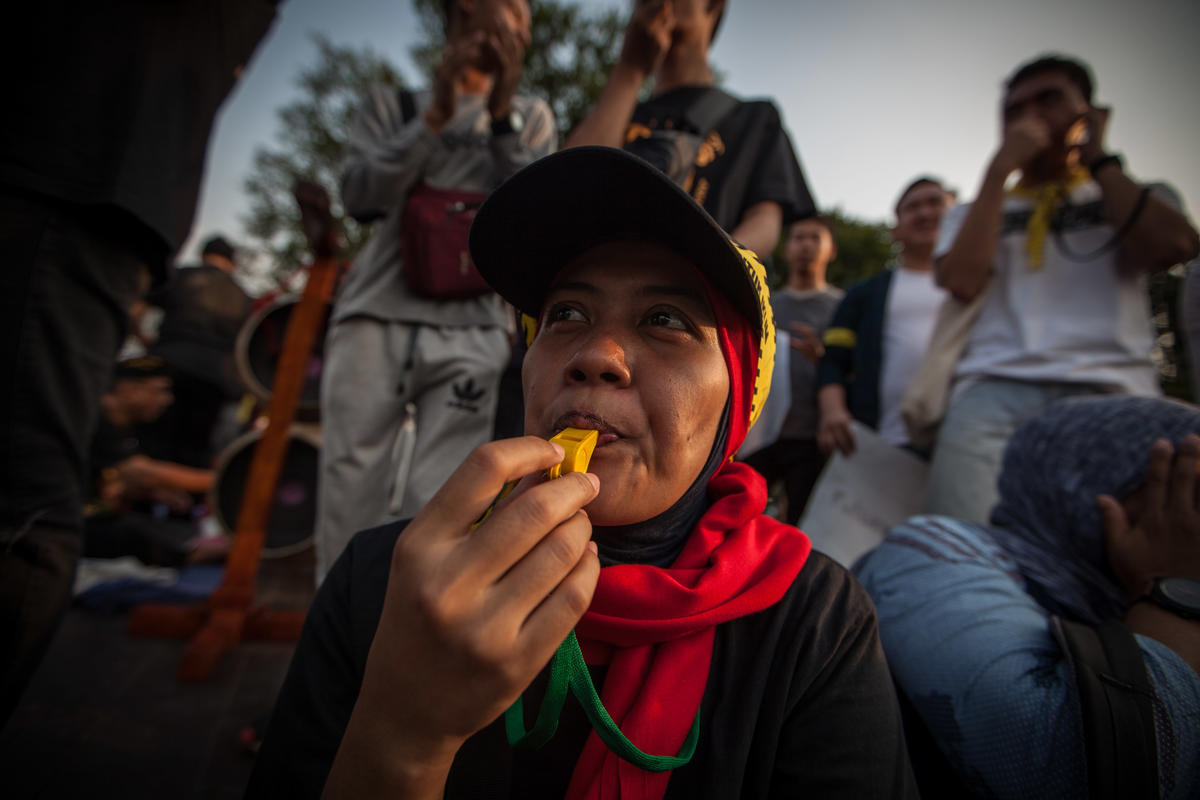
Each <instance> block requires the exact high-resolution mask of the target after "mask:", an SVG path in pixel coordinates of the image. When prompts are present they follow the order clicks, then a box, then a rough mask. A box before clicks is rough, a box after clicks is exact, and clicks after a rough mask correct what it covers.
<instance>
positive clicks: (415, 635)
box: [326, 436, 600, 797]
mask: <svg viewBox="0 0 1200 800" xmlns="http://www.w3.org/2000/svg"><path fill="white" fill-rule="evenodd" d="M562 458H563V450H562V448H561V447H559V446H558V445H556V444H551V443H550V442H547V441H544V440H542V439H539V438H536V437H532V436H527V437H523V438H520V439H509V440H505V441H499V442H492V443H489V444H485V445H483V446H481V447H478V448H476V449H475V450H474V451H473V452H472V453H471V455H470V456H468V458H467V460H466V461H465V462H464V463H463V464H462V466H461V467H459V469H458V470H457V471H456V472H455V473H454V475H453V476H451V478H450V480H449V481H448V482H447V483H446V484H445V485H444V486H443V487H442V488H441V490H440V491H439V492H438V493H437V495H436V496H435V497H434V498H433V500H432V501H430V503H429V505H427V506H426V507H425V509H424V510H423V511H422V512H421V513H420V514H419V515H418V516H417V517H416V518H415V519H414V520H413V521H412V522H411V523H410V524H409V526H408V528H406V529H405V531H404V533H403V534H402V535H401V536H400V538H399V540H398V541H397V543H396V547H395V550H394V552H393V555H392V563H391V570H390V573H389V576H388V588H387V594H386V596H385V599H384V606H383V613H382V616H381V618H380V622H379V627H378V628H377V629H376V632H375V639H374V642H373V643H372V645H371V651H370V654H369V656H368V659H367V666H366V674H365V676H364V678H363V685H362V691H361V693H360V695H359V698H358V702H357V703H356V705H355V708H354V712H353V714H352V716H351V720H350V724H349V726H348V727H347V731H346V736H345V737H344V738H343V740H342V745H341V748H340V749H339V751H338V755H337V758H336V760H335V762H334V767H333V770H332V771H331V773H330V778H329V783H328V784H327V787H326V789H327V792H326V793H327V795H330V796H337V795H342V794H344V795H345V796H359V797H361V796H371V795H373V794H375V793H376V792H386V793H390V794H391V795H392V796H437V795H438V792H440V789H441V787H442V785H443V784H444V781H445V776H446V774H447V772H448V771H449V768H450V764H451V763H452V761H453V759H454V755H455V753H456V752H457V750H458V748H459V747H460V746H461V744H462V742H463V741H465V740H466V739H467V737H469V736H470V735H471V734H473V733H475V732H476V731H478V730H480V729H481V728H483V727H484V726H486V725H488V724H489V723H490V722H492V721H493V720H495V719H496V718H497V717H499V716H500V715H501V714H502V713H503V712H504V711H505V709H507V708H508V706H510V705H511V704H512V703H513V701H514V700H516V698H517V697H518V696H519V695H520V694H521V692H522V691H524V689H525V688H526V687H527V686H528V685H529V683H530V682H531V681H532V680H533V678H534V677H535V676H536V675H537V673H538V671H539V670H541V669H542V668H543V667H544V666H545V665H546V663H547V662H548V661H549V660H550V657H551V656H552V655H553V653H554V651H555V649H556V648H557V647H558V645H559V644H560V643H561V642H562V640H563V639H564V638H565V637H566V636H567V634H568V633H569V632H570V631H571V629H572V628H573V627H574V626H575V623H576V622H578V620H579V618H580V617H581V616H583V613H584V611H586V610H587V607H588V605H589V603H590V602H591V598H592V593H593V591H594V590H595V587H596V581H597V579H598V577H599V574H600V563H599V559H598V558H597V557H596V553H595V546H594V545H592V544H591V543H590V538H591V523H590V522H589V520H588V517H587V513H586V512H584V511H583V510H582V508H583V506H584V505H586V504H587V503H589V502H591V501H592V500H593V499H594V498H595V497H596V494H597V491H598V488H599V483H598V480H597V479H596V477H595V476H594V475H589V474H581V473H570V474H567V475H564V476H563V477H562V478H559V479H557V480H554V481H541V480H540V477H539V476H540V474H541V472H542V471H544V470H545V469H547V468H549V467H551V466H553V465H554V464H556V463H558V462H559V461H561V459H562ZM523 476H527V477H525V479H524V480H523V481H522V483H521V485H519V486H518V488H517V490H516V491H514V492H513V493H511V494H510V495H509V496H508V497H507V498H505V500H504V501H503V502H502V503H500V504H498V505H497V507H496V508H495V510H494V511H493V513H492V514H491V515H490V516H489V517H488V519H487V520H486V521H485V522H484V523H483V524H482V525H480V526H479V527H478V528H476V529H475V530H474V531H471V530H470V529H471V525H472V523H473V522H474V521H475V520H477V519H478V518H479V517H480V516H481V515H482V514H483V513H484V511H485V510H486V509H487V508H488V506H489V505H490V504H491V503H492V500H493V498H494V497H495V496H496V495H497V494H498V493H499V492H500V491H501V489H502V488H503V487H504V485H505V484H506V483H507V482H509V481H513V480H517V479H520V478H522V477H523Z"/></svg>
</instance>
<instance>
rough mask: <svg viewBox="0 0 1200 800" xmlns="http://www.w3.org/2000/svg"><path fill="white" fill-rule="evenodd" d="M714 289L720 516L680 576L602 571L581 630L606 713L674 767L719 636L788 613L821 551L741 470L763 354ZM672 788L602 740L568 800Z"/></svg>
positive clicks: (709, 514)
mask: <svg viewBox="0 0 1200 800" xmlns="http://www.w3.org/2000/svg"><path fill="white" fill-rule="evenodd" d="M706 289H707V290H708V296H709V300H710V302H711V303H712V305H713V309H714V310H715V312H716V317H717V325H718V334H719V337H720V340H721V351H722V353H723V354H724V356H725V364H726V367H727V368H728V370H729V381H730V386H729V389H730V409H729V411H730V413H729V435H728V437H727V438H726V445H725V452H724V458H723V461H725V463H724V464H723V466H722V467H721V468H720V469H719V470H718V471H717V473H716V474H715V475H713V477H712V479H711V480H709V483H708V499H709V507H708V510H707V511H705V513H704V516H703V517H701V519H700V521H699V522H698V523H697V525H696V528H695V529H694V530H693V531H692V533H691V535H690V536H689V537H688V541H687V543H686V544H685V545H684V548H683V551H682V552H681V553H680V554H679V558H677V559H676V560H675V563H674V564H673V565H672V566H671V567H669V568H666V569H664V568H660V567H652V566H647V565H641V564H621V565H616V566H611V567H606V568H604V569H602V570H601V571H600V582H599V584H598V585H597V587H596V593H595V596H594V597H593V599H592V605H591V607H590V608H589V609H588V612H587V613H586V614H585V615H584V616H583V619H582V620H580V622H579V625H578V627H577V628H576V633H577V635H578V636H579V640H580V644H581V647H582V649H583V654H584V657H585V659H586V660H587V661H588V663H591V664H602V663H608V665H609V667H608V673H607V676H606V677H605V679H604V686H603V688H602V689H601V690H600V697H601V699H602V700H603V702H604V707H605V708H606V709H607V710H608V713H609V714H610V715H611V716H612V718H613V720H614V721H616V723H617V725H618V726H620V728H621V730H622V732H623V733H624V734H625V736H626V737H628V738H629V739H630V741H632V742H633V743H634V744H635V745H636V746H637V747H638V748H640V749H641V750H642V751H643V752H646V753H651V754H654V755H668V756H673V755H675V754H676V753H678V752H679V749H680V747H682V745H683V741H684V739H685V738H686V736H687V733H688V730H689V729H690V728H691V726H692V722H693V720H694V719H695V717H696V713H697V712H698V711H699V709H700V700H701V698H702V697H703V695H704V687H705V684H706V683H707V681H708V670H709V665H710V662H711V660H712V648H713V638H714V635H715V632H716V626H717V625H720V624H721V623H723V622H728V621H730V620H733V619H737V618H739V617H743V616H746V615H748V614H753V613H754V612H756V611H761V610H763V609H765V608H768V607H770V606H772V605H774V604H775V603H776V602H778V601H779V600H780V598H782V597H783V595H784V593H785V592H786V591H787V590H788V587H790V586H791V585H792V582H793V581H794V580H795V579H796V576H797V575H798V574H799V573H800V568H801V567H803V566H804V562H805V560H806V559H807V558H808V553H809V551H810V550H811V547H812V545H811V543H810V542H809V540H808V537H807V536H805V535H804V534H803V533H801V532H800V531H798V530H796V529H795V528H793V527H791V526H790V525H784V524H783V523H780V522H777V521H775V520H773V519H771V518H770V517H766V516H763V515H762V511H763V509H764V508H765V507H766V502H767V487H766V483H765V482H764V481H763V479H762V476H760V475H759V474H758V473H757V472H755V471H754V470H753V469H751V468H750V467H748V466H746V465H745V464H740V463H735V462H730V461H729V459H730V457H731V456H732V455H733V454H734V453H735V452H737V448H738V447H740V446H741V443H742V441H743V440H744V439H745V437H746V432H747V430H748V429H749V419H750V403H751V399H752V397H753V391H754V378H755V375H756V374H757V371H758V353H759V348H758V341H757V334H755V333H754V332H753V331H751V330H750V327H749V325H748V324H747V323H746V321H745V320H744V319H743V318H742V317H741V316H740V315H739V314H738V313H737V312H736V311H734V310H733V308H732V306H730V305H729V303H728V301H726V300H725V299H724V298H723V297H722V296H721V295H720V294H718V293H716V292H714V291H713V289H712V287H711V286H708V285H707V282H706ZM701 736H702V737H703V736H704V731H703V730H701ZM670 776H671V773H670V772H647V771H644V770H641V769H638V768H637V767H635V766H633V765H632V764H629V763H628V762H625V761H623V760H622V759H620V758H618V757H617V756H616V755H615V754H613V753H612V752H611V751H609V750H608V748H607V747H605V745H604V743H603V742H602V741H600V738H599V737H598V736H597V735H596V733H595V731H593V732H592V733H591V734H590V735H589V737H588V740H587V743H586V744H585V746H584V748H583V753H582V754H581V755H580V757H579V761H578V762H577V763H576V764H575V772H574V774H573V775H572V776H571V784H570V787H569V788H568V790H567V797H568V798H617V797H620V798H623V800H628V799H629V798H638V799H639V800H642V799H646V800H649V799H651V798H653V799H654V800H657V798H661V797H662V796H663V794H664V793H665V792H666V788H667V781H668V780H669V779H670Z"/></svg>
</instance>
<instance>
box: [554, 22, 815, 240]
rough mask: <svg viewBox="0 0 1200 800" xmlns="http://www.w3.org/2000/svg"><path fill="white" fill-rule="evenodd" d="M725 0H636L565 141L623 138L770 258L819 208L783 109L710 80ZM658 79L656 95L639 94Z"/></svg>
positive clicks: (617, 142)
mask: <svg viewBox="0 0 1200 800" xmlns="http://www.w3.org/2000/svg"><path fill="white" fill-rule="evenodd" d="M725 7H726V2H725V0H637V2H636V3H634V7H633V15H632V17H631V18H630V20H629V26H628V28H627V29H626V31H625V40H624V42H623V44H622V46H621V55H620V57H619V58H618V60H617V64H616V66H614V67H613V71H612V74H611V75H609V78H608V84H607V85H606V86H605V89H604V92H603V93H602V94H601V95H600V99H599V100H598V101H597V103H596V106H595V108H593V109H592V111H591V113H590V114H588V116H587V118H586V119H584V120H583V122H581V123H579V125H578V126H576V128H575V130H573V131H572V132H571V135H570V136H569V137H568V139H567V147H575V146H577V145H584V144H597V145H606V146H608V147H625V148H626V149H627V150H629V151H630V152H633V153H636V154H638V155H640V156H642V157H643V158H645V159H646V160H648V161H650V163H652V164H654V165H655V166H657V167H659V168H660V169H662V170H663V171H664V172H665V173H667V175H668V176H670V177H671V179H672V180H674V181H675V182H676V183H678V184H679V185H680V186H682V187H683V189H684V191H686V192H688V193H689V194H691V195H692V198H693V199H694V200H695V201H696V202H697V203H699V204H700V205H701V206H703V207H704V210H705V211H707V212H708V213H709V214H711V215H712V217H713V219H715V220H716V221H717V224H719V225H720V226H721V227H723V228H724V229H725V230H727V231H729V232H730V234H731V235H732V236H733V238H734V239H736V240H737V241H738V242H740V243H741V244H742V245H743V246H745V247H748V248H750V249H751V250H753V251H754V252H755V253H757V254H758V255H759V256H761V257H763V258H766V257H767V256H768V255H769V254H771V253H772V252H774V250H775V245H776V244H778V243H779V236H780V234H781V233H782V231H783V226H784V225H786V224H789V223H791V222H793V221H795V220H797V219H801V218H803V217H808V216H812V215H813V214H815V213H816V207H815V204H814V203H813V199H812V196H811V195H810V193H809V190H808V185H807V183H806V182H805V179H804V173H803V172H802V171H801V169H800V163H799V162H798V161H797V160H796V153H795V150H794V149H793V147H792V142H791V139H789V138H788V134H787V131H785V130H784V128H783V123H782V121H781V120H780V117H779V110H778V109H777V108H776V107H775V105H774V104H773V103H772V102H771V101H769V100H757V101H741V100H738V99H737V98H735V97H733V96H732V95H730V94H728V93H726V92H724V91H722V90H720V89H718V88H716V87H715V86H714V85H713V71H712V67H711V66H710V64H709V50H710V49H711V47H712V42H713V39H714V38H715V37H716V35H717V30H718V29H719V28H720V26H721V19H722V18H723V16H724V14H725ZM651 78H653V80H654V89H653V94H651V96H650V98H649V99H648V100H646V101H645V102H639V101H638V98H639V95H640V93H641V91H642V88H643V87H644V86H645V84H646V81H647V80H649V79H651Z"/></svg>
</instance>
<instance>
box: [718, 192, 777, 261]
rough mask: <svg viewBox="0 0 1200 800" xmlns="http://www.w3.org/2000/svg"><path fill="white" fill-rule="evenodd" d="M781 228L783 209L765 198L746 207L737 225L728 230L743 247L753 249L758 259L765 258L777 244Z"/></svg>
mask: <svg viewBox="0 0 1200 800" xmlns="http://www.w3.org/2000/svg"><path fill="white" fill-rule="evenodd" d="M782 230H783V209H782V208H780V207H779V203H776V202H774V201H771V200H766V201H763V202H761V203H755V204H754V205H752V206H750V208H748V209H746V213H745V214H743V215H742V218H741V220H740V221H739V222H738V224H737V227H735V228H734V229H733V230H732V231H730V235H731V236H733V238H734V239H736V240H737V241H738V242H740V243H741V245H742V246H743V247H747V248H749V249H750V250H753V251H754V253H755V254H756V255H757V256H758V257H759V259H760V260H762V259H766V258H767V257H768V256H769V255H771V253H773V252H774V251H775V245H777V244H779V234H780V232H781V231H782Z"/></svg>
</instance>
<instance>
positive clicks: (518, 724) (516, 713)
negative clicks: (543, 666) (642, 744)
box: [504, 631, 700, 772]
mask: <svg viewBox="0 0 1200 800" xmlns="http://www.w3.org/2000/svg"><path fill="white" fill-rule="evenodd" d="M568 688H570V690H571V692H572V693H573V694H574V695H575V697H576V699H578V700H579V704H580V705H582V706H583V711H584V713H585V714H587V718H588V722H590V723H591V724H592V729H593V730H595V731H596V735H598V736H599V737H600V740H601V741H602V742H604V744H605V745H606V746H607V747H608V749H609V750H611V751H613V752H614V753H616V754H617V755H618V756H620V757H621V758H623V759H624V760H626V761H628V762H629V763H630V764H633V765H634V766H635V767H639V768H641V769H644V770H647V771H648V772H666V771H668V770H672V769H677V768H679V767H682V766H683V765H684V764H686V763H688V762H689V761H691V760H692V755H693V754H694V753H695V752H696V741H697V740H698V739H699V738H700V712H699V711H698V710H697V712H696V719H695V721H694V722H693V723H692V729H691V730H690V731H688V735H687V739H685V740H684V742H683V747H681V748H680V749H679V755H677V756H674V757H672V756H652V755H649V754H647V753H643V752H642V751H641V750H639V749H638V748H637V746H636V745H634V743H633V742H631V741H629V739H627V738H626V737H625V734H623V733H621V729H620V728H619V727H617V723H615V722H613V718H612V717H610V716H609V714H608V711H606V710H605V709H604V704H603V703H602V702H600V695H599V694H597V692H596V687H595V685H594V684H593V683H592V676H591V675H590V674H589V673H588V668H587V664H586V663H584V660H583V652H582V651H580V649H579V639H578V638H576V636H575V631H571V633H570V635H569V636H567V638H566V639H564V640H563V643H562V644H560V645H559V646H558V650H556V651H555V652H554V658H553V659H551V661H550V685H549V687H547V689H546V696H545V698H543V699H542V707H541V708H539V709H538V714H537V721H536V722H535V723H534V726H533V730H531V731H526V730H525V706H524V704H523V703H522V702H521V698H520V697H518V698H517V700H516V702H514V703H513V704H512V705H511V706H509V708H508V710H507V711H505V712H504V732H505V734H507V736H508V743H509V745H510V746H512V747H541V746H542V745H544V744H545V743H546V742H548V741H550V739H551V737H553V736H554V733H555V731H557V730H558V717H559V715H560V714H561V713H562V707H563V702H564V701H566V699H567V689H568Z"/></svg>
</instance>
